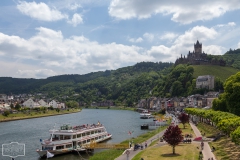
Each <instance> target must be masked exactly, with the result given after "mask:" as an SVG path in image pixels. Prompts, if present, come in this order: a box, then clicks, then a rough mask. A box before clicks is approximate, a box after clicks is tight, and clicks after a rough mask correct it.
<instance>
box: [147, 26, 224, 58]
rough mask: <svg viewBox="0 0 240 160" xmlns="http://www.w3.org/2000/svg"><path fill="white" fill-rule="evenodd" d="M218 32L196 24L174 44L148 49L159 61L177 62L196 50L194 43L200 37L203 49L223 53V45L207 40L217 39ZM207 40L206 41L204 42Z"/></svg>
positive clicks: (149, 53)
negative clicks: (209, 42)
mask: <svg viewBox="0 0 240 160" xmlns="http://www.w3.org/2000/svg"><path fill="white" fill-rule="evenodd" d="M217 36H218V33H217V32H216V31H215V30H214V29H213V28H207V27H204V26H196V27H193V28H192V29H189V30H188V31H186V32H185V33H184V34H182V35H179V36H178V37H177V38H176V40H175V41H174V42H173V44H172V46H170V47H167V46H164V45H159V46H152V47H151V49H150V50H148V51H147V54H148V55H149V56H152V57H154V58H158V59H159V61H165V62H166V61H168V62H170V61H171V62H175V60H176V59H177V58H178V57H180V56H181V54H182V55H185V56H186V55H187V54H188V51H191V52H192V51H193V50H194V47H193V45H194V43H196V40H197V39H198V40H199V41H200V43H202V44H203V51H204V52H205V53H208V54H215V55H216V54H218V55H219V54H222V53H223V49H224V48H223V47H221V46H217V45H207V42H208V41H209V40H212V39H216V38H217ZM204 42H205V43H204Z"/></svg>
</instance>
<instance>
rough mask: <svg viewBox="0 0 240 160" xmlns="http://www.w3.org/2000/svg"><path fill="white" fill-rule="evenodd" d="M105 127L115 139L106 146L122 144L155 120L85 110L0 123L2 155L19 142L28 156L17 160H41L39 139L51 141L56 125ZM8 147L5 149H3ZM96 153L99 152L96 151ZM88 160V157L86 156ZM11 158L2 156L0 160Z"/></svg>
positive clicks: (69, 158) (68, 159) (69, 159)
mask: <svg viewBox="0 0 240 160" xmlns="http://www.w3.org/2000/svg"><path fill="white" fill-rule="evenodd" d="M98 121H99V122H100V123H102V124H103V125H104V126H105V127H106V129H107V131H108V132H109V133H111V134H112V135H113V136H112V139H110V140H108V141H107V142H106V143H120V142H122V141H124V140H126V139H129V138H130V135H129V134H128V132H129V131H131V132H132V131H133V133H132V135H131V137H136V136H138V135H140V134H143V133H145V132H147V131H146V130H141V129H140V125H141V124H144V123H146V122H152V119H140V116H139V113H138V112H134V111H128V110H109V109H83V110H82V111H81V112H77V113H72V114H64V115H58V116H50V117H42V118H34V119H26V120H18V121H10V122H2V123H0V151H2V144H8V143H11V142H18V143H21V144H25V156H20V157H17V158H15V160H40V158H39V156H38V154H37V153H36V149H38V148H40V147H41V146H40V141H39V140H40V139H45V138H49V133H48V131H49V129H52V128H53V126H54V124H55V123H56V126H60V125H61V124H66V123H69V124H71V125H73V126H74V125H80V124H93V123H95V124H96V123H97V122H98ZM4 146H5V145H4ZM95 152H99V150H96V151H95ZM83 156H85V158H87V157H86V156H88V155H83ZM5 159H6V160H9V159H11V158H9V157H5V156H2V155H0V160H5ZM51 159H52V160H76V159H79V155H77V154H65V155H61V156H56V157H53V158H51Z"/></svg>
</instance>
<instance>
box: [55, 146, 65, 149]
mask: <svg viewBox="0 0 240 160" xmlns="http://www.w3.org/2000/svg"><path fill="white" fill-rule="evenodd" d="M63 148H64V146H56V149H63Z"/></svg>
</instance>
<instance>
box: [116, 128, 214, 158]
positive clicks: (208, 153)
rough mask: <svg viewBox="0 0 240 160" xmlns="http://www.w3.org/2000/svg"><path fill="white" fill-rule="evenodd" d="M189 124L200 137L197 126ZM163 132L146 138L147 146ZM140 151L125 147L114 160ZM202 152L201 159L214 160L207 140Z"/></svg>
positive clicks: (129, 156) (162, 132)
mask: <svg viewBox="0 0 240 160" xmlns="http://www.w3.org/2000/svg"><path fill="white" fill-rule="evenodd" d="M175 124H176V123H175ZM190 126H191V127H192V129H193V132H194V133H195V135H196V137H202V135H201V133H200V131H199V130H198V128H197V127H196V126H195V125H194V124H192V123H190ZM164 132H165V130H163V131H161V132H159V133H158V134H156V135H155V136H153V137H151V138H150V139H148V140H147V141H146V142H147V146H149V145H150V144H151V142H152V141H154V140H156V139H159V137H162V136H163V134H164ZM144 143H145V142H144ZM196 143H199V148H201V147H200V144H201V142H196ZM141 151H142V150H141V149H138V150H136V151H134V149H133V147H131V148H130V149H126V150H125V151H124V152H123V154H122V155H121V156H119V157H117V158H115V160H131V159H132V158H133V157H134V156H135V155H137V154H138V153H139V152H141ZM199 151H200V150H199ZM202 154H203V159H202V160H216V158H215V156H214V154H213V152H212V151H211V147H210V146H209V144H208V142H204V148H203V150H202ZM211 158H212V159H211Z"/></svg>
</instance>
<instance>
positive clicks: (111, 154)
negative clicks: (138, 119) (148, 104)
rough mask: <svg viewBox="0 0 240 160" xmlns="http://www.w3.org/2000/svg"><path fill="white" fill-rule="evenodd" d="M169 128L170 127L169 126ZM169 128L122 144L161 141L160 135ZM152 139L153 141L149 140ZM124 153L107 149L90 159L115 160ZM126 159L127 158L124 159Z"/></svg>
mask: <svg viewBox="0 0 240 160" xmlns="http://www.w3.org/2000/svg"><path fill="white" fill-rule="evenodd" d="M158 116H159V118H162V119H163V116H162V115H158ZM170 121H171V120H170V119H169V120H168V124H170ZM167 126H168V125H167ZM167 126H162V127H158V128H156V129H154V130H150V131H149V132H147V133H144V134H141V135H139V136H137V137H131V138H130V139H126V140H125V141H123V142H121V143H120V144H129V142H131V143H132V144H142V143H145V141H147V143H148V144H151V143H152V142H153V141H154V140H156V139H159V138H160V137H159V134H160V133H161V132H162V131H164V130H165V129H166V128H167ZM153 137H155V138H153ZM149 139H151V140H149ZM123 152H124V149H107V150H104V151H102V152H98V153H95V154H94V155H93V156H92V157H90V159H89V160H102V159H104V160H113V159H116V158H118V157H119V156H121V155H122V153H123ZM124 159H125V158H124Z"/></svg>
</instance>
